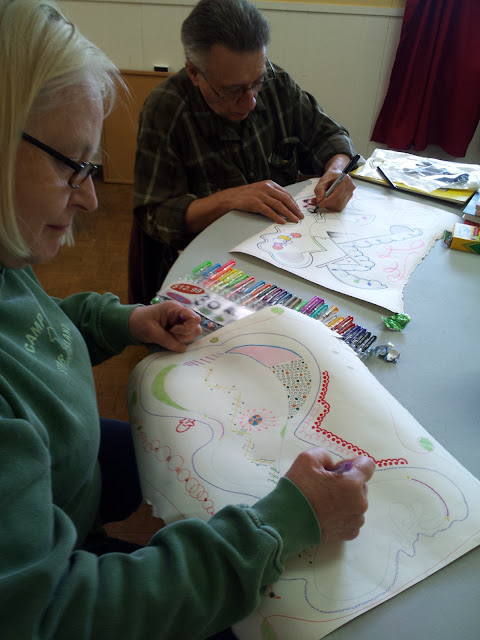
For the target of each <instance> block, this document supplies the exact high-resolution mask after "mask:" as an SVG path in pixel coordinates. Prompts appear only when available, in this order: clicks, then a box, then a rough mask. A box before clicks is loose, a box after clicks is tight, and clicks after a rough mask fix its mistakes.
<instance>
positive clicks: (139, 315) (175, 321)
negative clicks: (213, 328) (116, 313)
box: [128, 301, 202, 352]
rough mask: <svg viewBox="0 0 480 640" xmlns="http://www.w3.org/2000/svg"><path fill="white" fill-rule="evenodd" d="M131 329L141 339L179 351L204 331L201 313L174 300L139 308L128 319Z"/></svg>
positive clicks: (140, 340) (136, 337) (134, 336)
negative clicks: (201, 324)
mask: <svg viewBox="0 0 480 640" xmlns="http://www.w3.org/2000/svg"><path fill="white" fill-rule="evenodd" d="M128 328H129V329H130V333H131V334H132V337H133V338H134V339H135V340H138V341H139V342H144V343H146V344H158V345H160V346H161V347H165V349H169V350H170V351H178V352H183V351H185V345H186V344H188V343H189V342H193V340H195V338H196V337H197V336H199V335H200V334H201V333H202V329H201V328H200V316H199V315H198V314H196V313H195V312H194V311H192V310H191V309H187V308H186V307H184V306H183V305H181V304H179V303H178V302H173V301H167V302H162V303H160V304H152V305H148V306H146V307H137V308H136V309H134V310H133V311H132V313H131V314H130V316H129V318H128Z"/></svg>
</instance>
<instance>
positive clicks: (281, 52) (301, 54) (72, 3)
mask: <svg viewBox="0 0 480 640" xmlns="http://www.w3.org/2000/svg"><path fill="white" fill-rule="evenodd" d="M59 4H60V6H61V8H62V9H63V11H64V12H65V14H66V15H67V16H68V17H69V18H70V19H71V20H72V22H74V23H75V24H77V25H78V27H79V28H80V30H81V31H82V32H83V33H84V34H85V35H86V36H87V37H88V38H89V39H90V40H92V41H93V42H94V43H95V44H97V45H98V46H99V47H100V48H101V49H103V50H104V51H105V52H106V53H107V55H109V56H110V57H111V58H112V60H113V61H114V62H115V63H116V64H117V66H118V67H120V68H121V69H135V70H153V66H154V65H156V64H158V65H162V66H168V67H169V70H170V71H178V70H179V69H180V68H181V67H182V66H183V64H184V56H183V50H182V46H181V43H180V27H181V24H182V22H183V20H184V19H185V17H186V16H187V15H188V14H189V13H190V11H191V9H192V7H193V6H194V4H195V2H194V1H190V0H170V1H163V2H162V1H160V0H143V1H141V0H116V1H113V0H60V2H59ZM255 4H256V5H257V6H258V7H259V8H260V9H261V10H262V12H263V13H264V14H265V16H266V17H267V19H268V20H269V22H270V25H271V33H272V41H271V44H270V47H269V50H268V55H269V57H270V59H271V60H273V61H275V62H276V63H278V64H280V65H281V66H282V67H284V68H285V69H286V70H287V71H288V72H289V73H290V74H291V75H292V77H293V78H294V79H295V80H296V81H297V82H298V84H300V86H301V87H302V88H304V89H306V90H307V91H309V92H310V93H312V94H313V95H314V96H315V97H316V98H317V100H318V101H319V103H320V104H321V105H322V107H323V108H324V109H325V111H326V112H327V113H328V114H329V115H330V116H332V117H333V118H334V119H336V120H337V121H338V122H341V123H342V124H343V125H344V126H345V127H346V128H347V129H348V130H349V132H350V135H351V137H352V139H353V141H354V143H355V146H356V148H357V150H358V152H359V153H361V154H362V155H364V156H365V157H369V156H370V155H371V153H372V151H373V150H374V149H375V148H376V147H378V146H383V145H379V144H378V143H376V142H370V135H371V132H372V130H373V126H374V124H375V120H376V117H377V114H378V112H379V110H380V108H381V106H382V103H383V99H384V96H385V93H386V90H387V87H388V81H389V77H390V71H391V68H392V64H393V60H394V58H395V52H396V48H397V45H398V39H399V36H400V30H401V25H402V15H403V12H402V10H399V9H390V8H378V7H377V8H375V7H356V6H341V5H321V4H307V3H296V2H295V3H290V2H271V1H263V2H256V3H255ZM414 153H416V154H417V155H428V156H431V157H438V158H443V159H446V160H448V159H451V160H456V161H459V159H458V158H452V157H451V156H448V155H447V154H446V153H445V152H444V151H442V150H441V149H439V148H438V147H430V148H428V149H426V150H425V151H424V152H421V153H418V152H414ZM460 161H462V162H471V163H479V164H480V126H479V127H478V129H477V131H476V134H475V136H474V138H473V140H472V142H471V143H470V146H469V149H468V151H467V155H466V156H465V158H462V159H461V160H460Z"/></svg>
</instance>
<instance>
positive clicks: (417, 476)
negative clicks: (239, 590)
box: [128, 307, 480, 640]
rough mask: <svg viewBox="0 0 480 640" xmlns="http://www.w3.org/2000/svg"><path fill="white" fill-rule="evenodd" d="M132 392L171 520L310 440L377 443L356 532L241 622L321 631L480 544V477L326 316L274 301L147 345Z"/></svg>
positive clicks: (336, 447)
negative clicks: (211, 327) (214, 326)
mask: <svg viewBox="0 0 480 640" xmlns="http://www.w3.org/2000/svg"><path fill="white" fill-rule="evenodd" d="M128 403H129V411H130V418H131V423H132V432H133V437H134V442H135V448H136V454H137V459H138V463H139V470H140V476H141V482H142V490H143V493H144V497H145V499H147V500H148V501H149V502H151V503H152V505H153V509H154V513H155V514H156V515H158V516H161V517H163V518H164V520H165V521H166V522H167V523H170V522H173V521H175V520H178V519H182V518H187V517H191V516H196V517H199V518H203V519H205V520H207V519H208V518H209V517H210V516H211V515H212V514H214V513H216V512H218V511H219V510H220V509H221V508H222V507H223V506H225V505H227V504H232V503H233V504H239V503H244V504H253V503H254V502H256V501H257V500H258V499H259V498H261V497H263V496H264V495H266V494H267V493H268V492H269V491H270V490H271V489H272V488H273V486H274V485H275V484H276V483H277V482H278V479H279V477H280V476H281V475H282V474H284V473H285V471H286V470H287V469H288V468H289V467H290V465H291V463H292V461H293V460H294V458H295V457H296V456H297V455H298V453H299V452H300V451H302V450H304V449H307V448H310V447H312V446H322V447H324V448H326V449H328V451H329V452H330V453H331V455H332V458H333V460H334V462H335V463H337V462H339V461H340V460H342V459H345V458H349V457H352V456H355V455H358V454H365V455H368V456H370V457H371V458H372V459H373V460H374V462H375V464H376V471H375V473H374V475H373V477H372V479H371V480H370V482H369V510H368V512H367V517H366V524H365V525H364V527H363V528H362V530H361V533H360V536H359V537H358V538H357V539H356V540H354V541H351V542H347V543H341V544H335V545H321V544H320V545H319V546H318V547H312V548H308V549H305V550H304V551H303V552H302V553H300V554H299V555H298V557H294V558H292V559H291V560H289V561H288V563H287V568H286V571H285V573H284V575H283V576H282V578H281V579H280V580H279V581H278V582H276V583H275V584H272V585H269V587H268V588H267V591H266V593H265V596H264V599H263V601H262V602H261V604H260V606H259V608H258V609H257V611H256V612H255V613H254V614H252V615H251V616H250V617H248V618H247V619H246V620H244V621H243V622H241V623H239V624H238V625H236V627H235V631H236V633H237V635H238V636H239V638H241V640H257V639H258V640H260V639H262V640H266V639H267V638H268V639H270V638H278V639H279V640H291V639H292V638H296V639H298V640H303V639H305V640H314V639H315V640H317V639H318V638H322V637H323V636H325V635H327V634H328V633H329V632H330V631H332V630H334V629H335V628H337V627H339V626H340V625H342V624H344V623H346V622H348V621H349V620H350V619H352V618H354V617H356V616H358V615H360V614H361V613H363V612H364V611H367V610H368V609H371V608H372V607H374V606H376V605H379V604H381V603H382V602H384V601H385V600H387V599H389V598H391V597H393V596H395V595H396V594H398V593H400V592H401V591H403V590H404V589H407V588H408V587H410V586H411V585H413V584H415V583H416V582H419V581H420V580H422V579H424V578H426V577H427V576H428V575H430V574H432V573H434V572H435V571H437V570H439V569H440V568H442V567H443V566H445V565H446V564H448V563H449V562H452V561H453V560H455V559H456V558H458V557H459V556H461V555H463V554H464V553H466V552H467V551H469V550H470V549H472V548H474V547H475V546H477V545H478V544H480V482H479V481H478V480H477V479H476V478H474V477H473V476H472V475H471V474H470V473H469V472H468V471H467V470H466V469H465V468H464V467H462V466H461V465H460V464H459V463H458V462H457V461H456V460H455V459H454V458H453V457H452V456H451V455H450V454H449V453H448V452H447V451H446V450H445V449H444V448H443V447H442V446H441V445H440V444H439V443H438V442H436V441H435V439H434V438H432V436H430V435H429V434H428V433H427V432H426V431H425V429H423V428H422V427H421V426H420V424H418V422H417V421H416V420H415V419H414V418H413V417H412V416H411V415H410V414H409V413H408V412H407V411H406V410H405V409H404V408H403V407H402V406H401V405H400V404H399V403H398V402H397V401H396V400H395V399H394V398H393V397H392V396H391V395H390V393H389V392H388V391H387V390H386V389H385V388H384V387H382V385H381V384H380V383H379V382H378V381H377V379H376V378H375V377H374V376H373V375H372V374H371V373H370V372H369V370H368V369H367V367H366V366H365V365H364V364H363V363H362V362H361V361H360V360H359V358H358V357H357V356H356V355H355V354H354V352H353V351H352V350H351V349H350V347H348V346H347V345H346V344H345V343H343V342H342V341H341V340H338V339H337V338H335V337H334V335H333V334H332V332H331V331H329V330H328V329H327V328H326V327H325V326H324V325H323V324H322V323H321V322H317V321H315V320H313V319H311V318H309V317H306V316H304V315H303V314H300V313H298V312H296V311H292V310H290V309H286V308H284V307H269V308H267V309H264V310H263V311H259V312H257V313H254V314H252V315H250V316H248V317H246V318H243V319H241V320H238V321H237V322H234V323H232V324H230V325H228V326H227V327H224V328H222V329H220V330H218V331H216V332H214V333H212V334H210V335H209V336H206V337H204V338H202V339H200V340H199V341H198V342H195V343H193V344H192V345H190V346H189V347H188V349H187V351H186V352H185V353H183V354H175V353H169V352H160V353H155V354H152V355H150V356H148V357H147V358H146V359H145V360H143V361H142V362H141V363H140V364H139V365H137V367H136V369H135V370H134V372H133V373H132V375H131V378H130V380H129V384H128Z"/></svg>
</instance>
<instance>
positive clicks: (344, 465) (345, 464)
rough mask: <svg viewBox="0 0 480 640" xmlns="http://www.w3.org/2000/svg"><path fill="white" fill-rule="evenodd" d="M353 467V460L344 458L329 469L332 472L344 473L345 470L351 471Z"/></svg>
mask: <svg viewBox="0 0 480 640" xmlns="http://www.w3.org/2000/svg"><path fill="white" fill-rule="evenodd" d="M352 469H353V462H350V460H344V461H343V462H340V464H339V465H337V466H336V467H334V468H333V469H331V471H332V473H346V472H347V471H351V470H352Z"/></svg>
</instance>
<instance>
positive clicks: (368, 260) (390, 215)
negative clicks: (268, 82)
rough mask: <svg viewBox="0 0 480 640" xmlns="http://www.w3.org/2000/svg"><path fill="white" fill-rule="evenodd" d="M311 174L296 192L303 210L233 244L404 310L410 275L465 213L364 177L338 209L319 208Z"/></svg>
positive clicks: (328, 284)
mask: <svg viewBox="0 0 480 640" xmlns="http://www.w3.org/2000/svg"><path fill="white" fill-rule="evenodd" d="M314 184H315V183H314V181H313V180H311V181H309V183H308V184H307V185H306V186H305V188H304V189H303V190H302V192H301V193H300V194H299V195H298V196H297V197H296V202H297V204H298V205H299V207H300V209H301V210H302V211H303V212H304V214H305V217H304V219H303V220H301V221H300V222H298V223H297V224H293V223H287V224H284V225H278V224H272V225H270V226H269V227H267V229H265V231H263V232H262V233H259V234H257V235H255V236H252V237H251V238H249V239H248V240H245V241H244V242H241V243H240V244H238V245H237V246H236V247H234V248H233V249H232V252H234V251H240V252H243V253H248V254H249V255H252V256H256V257H257V258H260V259H261V260H265V261H266V262H269V263H270V264H273V265H275V266H277V267H279V268H281V269H284V270H286V271H289V272H291V273H294V274H296V275H298V276H300V277H302V278H305V279H306V280H309V281H311V282H315V283H316V284H319V285H321V286H322V287H326V288H328V289H332V290H334V291H339V292H341V293H345V294H347V295H349V296H353V297H355V298H360V299H361V300H366V301H368V302H371V303H373V304H376V305H378V306H380V307H384V308H385V309H389V310H390V311H395V312H403V311H404V306H403V296H402V291H403V287H404V286H405V284H406V282H407V281H408V278H409V276H410V274H411V273H412V272H413V270H414V269H415V267H416V266H417V265H418V264H419V263H420V262H421V261H422V260H423V258H424V257H425V256H426V254H427V253H428V251H429V250H430V248H431V247H432V246H433V245H434V243H435V241H436V240H438V239H439V238H441V237H442V236H443V233H444V231H445V229H453V225H454V224H455V222H458V220H459V218H458V216H456V215H455V214H453V213H448V212H446V211H444V210H442V209H438V208H435V207H432V206H428V205H425V204H421V203H418V202H414V201H412V200H404V199H401V198H398V197H395V196H392V195H390V192H385V193H381V192H379V191H378V190H375V189H372V188H371V187H369V186H365V185H361V184H358V185H357V187H356V189H355V191H354V193H353V197H352V198H351V200H350V201H349V202H348V204H347V206H346V207H345V209H344V210H343V211H341V212H339V213H336V212H333V211H328V210H327V209H319V210H318V212H315V211H314V210H315V203H316V201H315V199H314V195H313V189H314Z"/></svg>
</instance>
